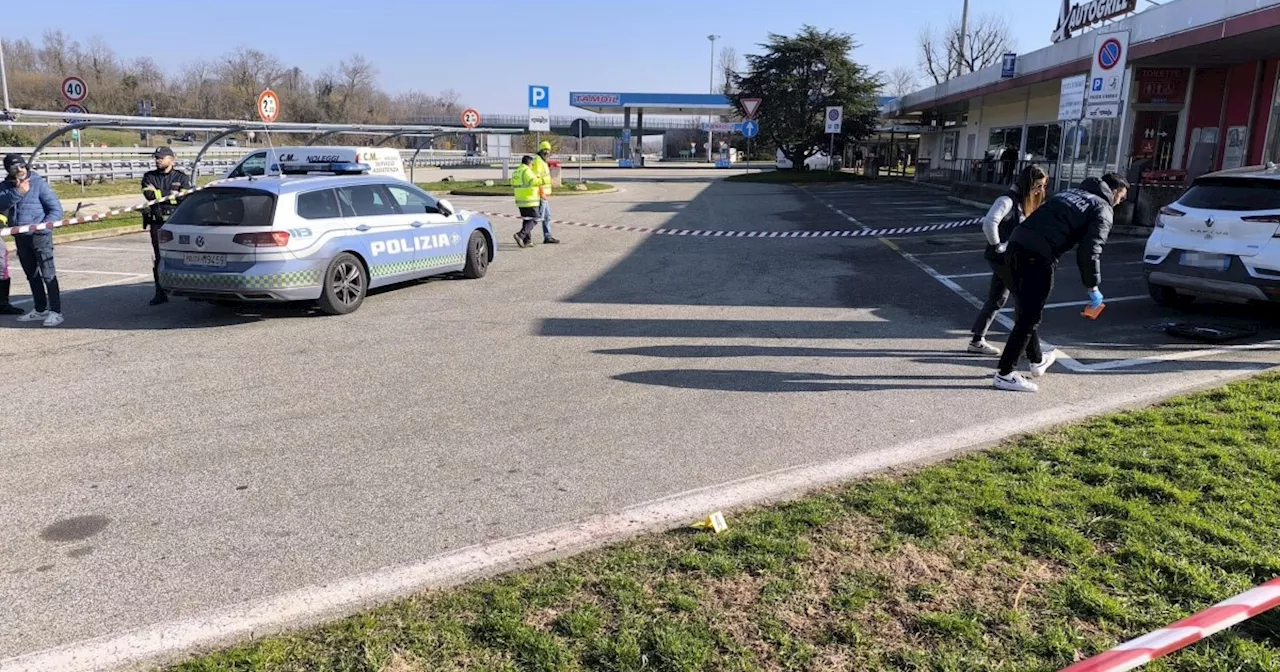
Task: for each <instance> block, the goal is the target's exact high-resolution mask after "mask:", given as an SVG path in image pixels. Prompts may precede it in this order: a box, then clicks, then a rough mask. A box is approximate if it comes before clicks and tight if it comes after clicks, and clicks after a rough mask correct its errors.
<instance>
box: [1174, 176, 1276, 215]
mask: <svg viewBox="0 0 1280 672" xmlns="http://www.w3.org/2000/svg"><path fill="white" fill-rule="evenodd" d="M1178 202H1179V203H1181V204H1182V205H1185V206H1187V207H1188V208H1200V209H1204V210H1239V211H1248V210H1280V180H1268V179H1259V178H1248V177H1209V178H1200V179H1198V180H1196V181H1195V182H1194V183H1192V185H1191V188H1190V189H1188V190H1187V193H1185V194H1183V195H1182V198H1180V199H1178Z"/></svg>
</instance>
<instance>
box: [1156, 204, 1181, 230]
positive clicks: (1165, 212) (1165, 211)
mask: <svg viewBox="0 0 1280 672" xmlns="http://www.w3.org/2000/svg"><path fill="white" fill-rule="evenodd" d="M1185 214H1187V213H1185V212H1183V211H1181V210H1179V209H1177V208H1171V207H1169V206H1167V205H1166V206H1164V207H1163V208H1160V217H1182V216H1183V215H1185ZM1160 217H1156V228H1157V229H1159V228H1163V227H1164V222H1163V221H1161V220H1160Z"/></svg>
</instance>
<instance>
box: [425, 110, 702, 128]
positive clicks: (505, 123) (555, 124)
mask: <svg viewBox="0 0 1280 672" xmlns="http://www.w3.org/2000/svg"><path fill="white" fill-rule="evenodd" d="M691 116H692V115H691ZM704 116H705V115H704ZM579 118H582V119H586V120H587V123H588V124H590V125H591V127H592V128H609V129H622V128H623V121H624V117H623V116H622V115H613V116H589V115H587V114H585V113H584V114H583V115H582V116H581V117H577V116H559V115H558V116H553V117H551V128H553V129H561V130H564V129H568V128H569V125H570V124H572V123H573V120H574V119H579ZM480 119H481V121H482V122H483V123H484V125H485V126H488V127H491V128H506V129H520V128H526V129H527V128H529V117H528V116H526V115H521V114H490V115H484V114H482V115H480ZM637 121H638V120H637V117H636V115H634V114H633V115H631V127H632V128H635V127H636V122H637ZM419 122H420V123H423V124H456V123H458V117H456V116H451V115H445V114H430V115H427V116H424V117H422V118H421V119H420V120H419ZM644 127H645V129H647V130H653V131H687V130H695V131H696V130H700V129H701V128H702V121H701V120H698V119H664V118H662V117H645V120H644Z"/></svg>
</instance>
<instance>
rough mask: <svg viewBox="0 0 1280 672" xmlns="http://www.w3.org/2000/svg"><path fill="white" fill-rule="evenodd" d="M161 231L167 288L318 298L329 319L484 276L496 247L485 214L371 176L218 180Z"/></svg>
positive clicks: (225, 295) (210, 294)
mask: <svg viewBox="0 0 1280 672" xmlns="http://www.w3.org/2000/svg"><path fill="white" fill-rule="evenodd" d="M360 165H361V164H349V165H348V164H344V166H342V167H338V168H336V169H334V172H338V173H340V172H343V170H342V169H343V168H346V169H347V170H358V168H359V167H360ZM159 235H160V284H161V287H162V288H163V289H165V290H166V291H168V292H170V293H172V294H173V295H175V296H187V297H192V298H197V299H208V300H214V301H315V302H317V303H318V304H319V306H320V308H321V309H322V310H324V311H325V312H327V313H330V314H344V313H349V312H352V311H354V310H355V309H356V308H358V307H359V306H360V304H361V302H363V300H364V297H365V296H366V294H367V293H368V290H369V289H372V288H376V287H380V286H383V285H391V284H395V283H399V282H404V281H407V280H414V279H417V278H422V277H427V276H433V275H444V274H452V273H460V274H462V275H463V276H464V277H467V278H480V277H483V276H484V274H485V272H486V271H487V270H488V267H489V264H490V263H492V261H493V259H494V255H495V253H496V250H497V246H496V245H495V243H494V241H495V238H494V232H493V227H492V225H491V224H490V222H489V221H488V220H487V219H485V218H484V217H482V216H480V215H478V214H476V213H472V212H466V211H455V210H454V208H453V206H452V205H451V204H450V203H449V202H448V201H446V200H443V199H440V200H437V199H436V198H434V197H432V196H431V195H430V194H428V193H427V192H425V191H423V190H421V189H419V188H418V187H416V186H414V185H413V184H410V183H408V182H404V181H401V180H397V179H394V178H388V177H379V176H374V175H367V174H357V175H340V174H337V175H326V176H318V175H305V176H297V177H290V176H288V175H286V176H282V177H262V178H254V179H241V180H234V181H228V182H224V183H219V184H217V185H214V186H211V187H209V188H206V189H204V190H201V191H198V192H195V193H193V194H191V195H189V196H187V197H186V198H185V199H184V200H183V201H182V203H181V204H180V205H179V206H178V207H177V209H175V210H174V212H173V214H172V216H171V217H170V218H169V220H168V222H166V223H165V225H164V226H163V227H162V229H161V231H160V234H159Z"/></svg>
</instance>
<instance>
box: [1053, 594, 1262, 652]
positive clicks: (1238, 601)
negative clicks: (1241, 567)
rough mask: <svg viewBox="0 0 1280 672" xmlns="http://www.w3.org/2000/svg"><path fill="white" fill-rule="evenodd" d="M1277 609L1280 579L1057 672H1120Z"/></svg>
mask: <svg viewBox="0 0 1280 672" xmlns="http://www.w3.org/2000/svg"><path fill="white" fill-rule="evenodd" d="M1277 605H1280V578H1276V579H1272V580H1270V581H1268V582H1266V583H1264V584H1262V585H1260V586H1258V587H1257V588H1253V589H1252V590H1248V591H1245V592H1243V593H1240V594H1239V595H1236V596H1235V597H1233V598H1230V599H1228V600H1224V601H1222V602H1219V603H1217V604H1215V605H1213V606H1212V607H1209V608H1208V609H1205V610H1204V611H1202V612H1200V613H1198V614H1195V615H1194V616H1190V617H1188V618H1184V619H1182V620H1181V621H1178V622H1177V623H1174V624H1172V625H1169V626H1166V627H1163V628H1161V629H1159V630H1156V631H1155V632H1152V633H1149V634H1146V635H1143V636H1141V637H1139V638H1137V639H1132V640H1129V641H1127V642H1125V643H1123V644H1121V645H1119V646H1117V647H1115V648H1113V649H1111V650H1110V651H1107V652H1106V653H1100V654H1098V655H1096V656H1094V657H1092V658H1089V659H1088V660H1082V661H1080V662H1078V663H1076V664H1074V665H1072V666H1071V667H1066V668H1063V669H1062V670H1060V671H1059V672H1124V671H1125V670H1132V669H1134V668H1136V667H1141V666H1142V665H1146V664H1147V663H1149V662H1151V661H1153V660H1155V659H1156V658H1159V657H1161V656H1164V655H1168V654H1170V653H1173V652H1174V651H1177V650H1179V649H1181V648H1184V647H1187V646H1190V645H1191V644H1194V643H1196V642H1198V641H1200V640H1202V639H1204V638H1205V637H1208V636H1210V635H1212V634H1214V633H1215V632H1218V631H1219V630H1224V629H1226V628H1229V627H1231V626H1233V625H1235V624H1237V623H1239V622H1241V621H1245V620H1248V619H1250V618H1253V617H1254V616H1257V615H1258V614H1261V613H1263V612H1265V611H1268V610H1270V609H1271V608H1273V607H1275V606H1277Z"/></svg>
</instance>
